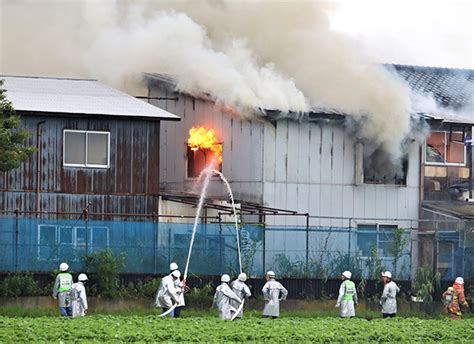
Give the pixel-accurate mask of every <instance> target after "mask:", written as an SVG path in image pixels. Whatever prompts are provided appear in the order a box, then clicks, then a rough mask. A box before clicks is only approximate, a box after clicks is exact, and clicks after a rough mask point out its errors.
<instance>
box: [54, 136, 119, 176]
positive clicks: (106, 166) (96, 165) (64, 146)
mask: <svg viewBox="0 0 474 344" xmlns="http://www.w3.org/2000/svg"><path fill="white" fill-rule="evenodd" d="M67 132H69V133H84V134H86V147H85V149H86V151H85V158H86V163H85V164H71V163H66V133H67ZM89 133H91V134H102V135H104V134H105V135H107V165H100V164H88V163H87V149H88V146H89V143H88V137H87V136H88V134H89ZM63 166H67V167H90V168H109V167H110V132H109V131H97V130H74V129H64V130H63Z"/></svg>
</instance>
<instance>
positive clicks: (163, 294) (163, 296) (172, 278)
mask: <svg viewBox="0 0 474 344" xmlns="http://www.w3.org/2000/svg"><path fill="white" fill-rule="evenodd" d="M180 277H181V273H180V272H179V271H178V270H174V271H173V272H171V273H170V274H169V275H167V276H165V277H163V278H162V279H161V283H160V288H159V289H158V292H157V293H156V298H155V307H161V308H162V310H163V313H165V312H166V311H167V310H168V309H169V308H171V307H173V306H174V305H175V304H176V303H179V297H180V294H181V292H182V291H181V287H178V286H177V285H176V283H175V282H176V281H177V280H178V281H179V278H180ZM175 310H176V308H175V309H174V310H173V311H172V312H171V313H170V316H172V317H175V318H177V317H179V315H176V314H175V313H174V311H175Z"/></svg>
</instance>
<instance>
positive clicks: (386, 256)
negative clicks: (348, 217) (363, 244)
mask: <svg viewBox="0 0 474 344" xmlns="http://www.w3.org/2000/svg"><path fill="white" fill-rule="evenodd" d="M356 226H357V227H356V233H357V232H358V230H359V226H375V227H376V230H375V231H374V235H376V237H377V242H376V243H375V244H376V245H375V246H376V248H377V252H378V254H379V257H380V259H381V260H391V259H393V256H389V255H383V254H382V253H383V252H381V251H382V250H383V249H382V248H381V247H380V245H379V244H380V243H381V242H382V243H385V242H388V241H387V240H383V238H382V240H381V238H380V236H381V235H383V234H384V232H385V231H383V230H381V229H380V227H382V226H393V227H395V226H396V227H397V228H393V230H395V229H399V228H400V225H399V224H398V223H394V222H367V221H364V222H357V224H356ZM362 234H368V233H362ZM357 236H358V233H357ZM356 244H357V252H361V256H360V258H362V259H369V258H370V255H369V256H365V255H363V252H362V251H361V250H359V243H358V238H357V237H356Z"/></svg>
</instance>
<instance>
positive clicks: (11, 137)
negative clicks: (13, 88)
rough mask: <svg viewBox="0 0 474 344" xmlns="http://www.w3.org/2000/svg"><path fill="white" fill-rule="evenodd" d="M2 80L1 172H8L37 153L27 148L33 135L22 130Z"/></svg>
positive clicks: (0, 87)
mask: <svg viewBox="0 0 474 344" xmlns="http://www.w3.org/2000/svg"><path fill="white" fill-rule="evenodd" d="M2 86H3V81H2V80H0V113H1V115H0V171H3V172H4V171H8V170H12V169H14V168H18V167H20V164H21V162H22V161H25V160H26V159H27V158H28V157H29V155H30V154H31V153H33V152H35V151H36V148H35V147H31V146H25V145H24V142H25V140H26V139H27V138H28V137H30V136H31V133H30V132H29V131H28V130H26V129H23V128H21V120H20V116H18V115H17V114H16V112H15V109H14V108H13V105H12V103H11V102H10V101H9V100H8V99H7V97H6V91H5V90H4V89H2Z"/></svg>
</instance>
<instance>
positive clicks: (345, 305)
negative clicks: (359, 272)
mask: <svg viewBox="0 0 474 344" xmlns="http://www.w3.org/2000/svg"><path fill="white" fill-rule="evenodd" d="M351 277H352V273H351V272H350V271H344V272H343V273H342V274H341V280H342V283H341V287H340V288H339V296H338V298H337V302H336V307H338V308H339V307H340V308H341V312H340V314H339V316H340V317H341V318H347V317H350V318H353V317H355V306H356V305H357V303H358V299H357V290H356V286H355V283H354V282H352V281H351Z"/></svg>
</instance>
